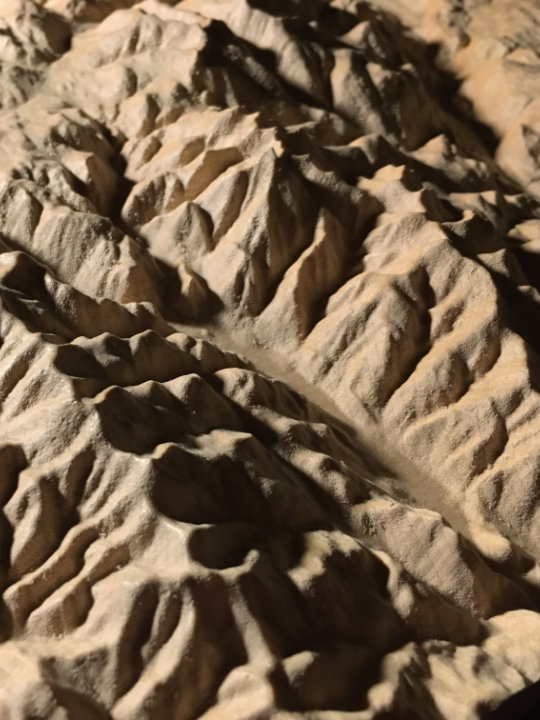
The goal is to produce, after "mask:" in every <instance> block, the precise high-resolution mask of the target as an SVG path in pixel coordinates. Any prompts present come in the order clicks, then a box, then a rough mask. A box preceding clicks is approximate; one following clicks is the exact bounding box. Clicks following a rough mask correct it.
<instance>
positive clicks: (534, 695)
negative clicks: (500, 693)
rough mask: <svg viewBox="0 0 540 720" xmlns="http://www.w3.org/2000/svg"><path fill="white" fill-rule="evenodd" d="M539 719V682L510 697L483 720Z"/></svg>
mask: <svg viewBox="0 0 540 720" xmlns="http://www.w3.org/2000/svg"><path fill="white" fill-rule="evenodd" d="M538 718H540V681H538V682H535V683H533V684H532V685H529V686H528V687H526V688H525V689H524V690H520V692H518V693H516V694H515V695H512V696H511V697H509V698H508V699H507V700H505V701H504V702H503V703H501V705H499V707H498V708H497V709H496V710H494V711H493V712H492V713H490V714H489V715H486V716H485V717H484V718H483V720H538Z"/></svg>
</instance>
